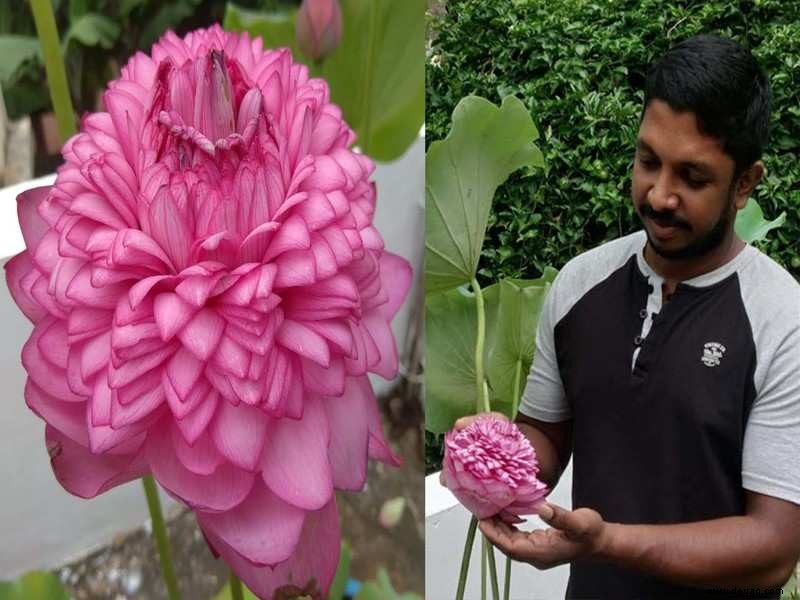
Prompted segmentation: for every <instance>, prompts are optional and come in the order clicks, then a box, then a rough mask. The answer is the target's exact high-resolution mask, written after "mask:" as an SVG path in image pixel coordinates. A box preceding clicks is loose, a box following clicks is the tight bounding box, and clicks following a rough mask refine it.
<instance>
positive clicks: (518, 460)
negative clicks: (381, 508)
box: [442, 415, 548, 522]
mask: <svg viewBox="0 0 800 600" xmlns="http://www.w3.org/2000/svg"><path fill="white" fill-rule="evenodd" d="M538 472H539V463H538V461H537V460H536V452H535V451H534V449H533V446H531V443H530V441H528V438H526V437H525V435H523V433H522V432H521V431H520V430H519V428H518V427H517V426H516V425H515V424H514V423H511V422H509V421H505V420H500V419H498V418H496V417H494V416H491V415H487V416H482V417H479V418H477V419H475V420H474V421H473V422H472V423H470V424H469V425H468V426H467V427H465V428H464V429H461V430H459V431H455V430H453V431H450V432H448V433H447V434H445V437H444V461H443V463H442V478H443V482H444V484H445V485H446V486H447V487H448V488H449V489H450V491H452V492H453V494H454V495H455V497H456V498H458V500H459V502H461V504H463V505H464V506H465V507H466V508H467V510H469V511H470V512H471V513H472V514H474V515H475V516H476V517H477V518H478V519H486V518H488V517H492V516H494V515H499V516H500V517H501V518H503V519H504V520H507V521H510V522H521V521H522V519H520V518H519V515H528V514H533V513H535V512H536V507H537V506H538V505H539V504H540V503H541V502H543V500H544V497H545V496H546V495H547V493H548V489H547V486H546V485H545V484H544V483H542V482H541V481H539V480H538V479H537V478H536V475H537V474H538Z"/></svg>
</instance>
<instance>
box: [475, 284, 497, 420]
mask: <svg viewBox="0 0 800 600" xmlns="http://www.w3.org/2000/svg"><path fill="white" fill-rule="evenodd" d="M470 285H471V286H472V291H473V292H474V293H475V308H476V311H477V313H478V332H477V335H476V336H475V386H476V389H477V393H478V398H477V403H478V405H477V411H476V412H489V411H490V410H491V409H492V408H491V406H490V405H489V394H488V393H487V391H488V390H487V386H486V385H485V382H486V378H485V375H484V373H483V346H484V344H485V342H486V309H485V307H484V304H483V291H481V286H480V284H479V283H478V280H477V279H476V278H474V277H473V278H472V281H471V282H470Z"/></svg>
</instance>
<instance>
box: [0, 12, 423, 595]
mask: <svg viewBox="0 0 800 600" xmlns="http://www.w3.org/2000/svg"><path fill="white" fill-rule="evenodd" d="M104 100H105V105H106V107H107V108H108V112H102V113H95V114H91V115H88V116H86V117H85V118H84V119H83V122H82V127H81V132H80V133H79V134H77V135H76V136H74V137H73V138H71V139H70V140H69V141H68V142H67V144H66V145H65V147H64V150H63V154H64V158H65V161H66V162H65V164H64V165H63V166H62V167H60V168H59V170H58V176H57V179H56V183H55V186H53V187H52V188H39V189H35V190H31V191H29V192H26V193H24V194H22V195H21V196H20V197H19V199H18V209H19V219H20V224H21V227H22V230H23V234H24V238H25V244H26V246H27V250H26V251H25V252H23V253H21V254H19V255H17V256H15V257H14V258H13V259H11V260H10V261H9V262H8V263H7V265H6V275H7V280H8V285H9V287H10V289H11V291H12V293H13V296H14V299H15V300H16V302H17V303H18V304H19V306H20V308H21V309H22V310H23V311H24V312H25V314H26V315H27V316H28V318H30V319H31V320H32V321H33V322H34V324H35V328H34V330H33V334H32V335H31V337H30V339H29V340H28V342H27V343H26V344H25V347H24V349H23V352H22V362H23V365H24V366H25V369H26V370H27V372H28V382H27V385H26V388H25V398H26V400H27V403H28V405H29V406H30V408H31V409H32V410H33V411H35V412H36V413H37V414H38V415H39V416H41V417H42V418H43V419H44V420H45V421H46V422H47V428H46V437H47V445H48V449H49V450H50V454H51V457H52V462H53V469H54V471H55V474H56V477H57V478H58V480H59V481H60V482H61V484H62V485H63V486H64V487H65V488H66V489H67V490H69V491H70V492H72V493H73V494H76V495H78V496H81V497H85V498H90V497H92V496H95V495H97V494H99V493H102V492H104V491H105V490H107V489H109V488H111V487H113V486H116V485H118V484H120V483H124V482H126V481H129V480H132V479H134V478H137V477H141V476H142V475H143V474H145V473H148V472H152V473H153V475H154V476H155V477H156V479H157V480H158V482H159V483H160V484H161V485H162V486H163V487H164V488H166V489H167V490H168V491H169V492H170V493H171V494H172V495H174V496H176V497H178V498H179V499H181V500H182V501H184V502H185V503H186V504H188V505H189V506H191V507H192V508H193V509H194V510H195V511H196V513H197V516H198V520H199V522H200V525H201V527H202V528H203V531H204V533H205V534H206V536H207V538H208V540H209V542H210V543H211V545H212V546H213V547H214V549H215V550H216V551H217V552H218V553H220V554H221V555H222V556H223V558H224V559H225V560H226V561H227V562H228V563H229V564H230V565H231V566H232V567H233V568H234V569H235V570H236V572H237V573H238V574H239V575H240V576H241V577H242V579H243V580H244V581H245V582H246V583H247V584H248V586H249V587H250V588H251V589H252V590H253V591H254V592H256V593H257V594H259V595H260V596H262V597H265V598H271V597H272V595H273V593H274V591H275V590H276V589H278V588H280V587H281V586H284V585H295V586H298V587H301V588H303V587H307V586H308V585H309V583H311V584H313V585H316V586H317V587H318V588H319V589H320V590H322V591H323V592H324V590H327V588H328V586H329V584H330V581H331V579H332V577H333V573H334V570H335V568H336V563H337V561H338V556H339V523H338V515H337V511H336V505H335V500H334V493H333V491H334V489H342V490H359V489H361V488H362V487H363V485H364V481H365V477H366V467H367V459H368V456H369V457H373V458H377V459H379V460H382V461H384V462H387V463H394V464H396V463H397V460H398V459H397V458H396V457H395V456H394V455H393V454H392V452H391V450H390V448H389V447H388V445H387V443H386V441H385V440H384V437H383V432H382V428H381V423H380V418H379V413H378V408H377V404H376V401H375V397H374V395H373V392H372V388H371V386H370V384H369V381H368V379H367V373H368V372H373V373H377V374H379V375H381V376H383V377H386V378H391V377H393V376H394V375H395V374H396V372H397V351H396V344H395V340H394V337H393V335H392V331H391V329H390V326H389V323H390V321H391V319H392V317H393V316H394V314H395V313H396V312H397V310H398V308H399V306H400V304H401V303H402V301H403V299H404V297H405V295H406V292H407V290H408V287H409V283H410V278H411V270H410V267H409V265H408V263H407V262H406V261H405V260H403V259H402V258H399V257H398V256H395V255H392V254H390V253H388V252H386V251H384V249H383V240H382V238H381V236H380V234H379V233H378V231H376V229H375V228H374V227H373V224H372V219H373V213H374V209H375V187H374V184H373V183H372V182H370V180H369V177H370V174H371V173H372V171H373V168H374V166H373V164H372V162H371V161H370V160H369V159H368V158H367V157H365V156H363V155H361V154H358V153H356V152H354V151H352V150H350V149H348V148H349V146H350V145H351V144H352V143H353V141H354V134H353V132H352V131H351V130H350V129H349V128H348V126H347V125H346V124H345V123H344V122H343V121H342V115H341V111H340V110H339V109H338V108H337V107H336V106H334V105H333V104H331V103H330V102H329V96H328V87H327V85H326V84H325V82H324V81H321V80H319V79H309V77H308V71H307V69H306V68H305V67H304V66H302V65H299V64H294V63H293V62H292V58H291V56H290V54H289V52H288V51H286V50H277V51H264V50H263V49H262V45H261V40H260V39H255V40H251V39H249V38H248V36H247V35H233V34H228V33H225V32H223V31H222V30H221V29H220V28H219V27H212V28H210V29H208V30H201V31H195V32H193V33H190V34H188V35H187V36H186V37H185V38H184V39H179V38H178V37H176V36H175V35H174V34H172V33H167V34H166V35H165V36H164V37H163V38H162V39H161V40H160V41H159V42H158V43H157V44H156V45H155V46H154V47H153V50H152V56H146V55H144V54H142V53H139V54H137V55H136V56H134V57H133V58H132V59H131V60H130V62H129V63H128V64H127V66H125V68H124V69H123V70H122V76H121V78H120V79H119V80H117V81H114V82H112V83H111V84H110V86H109V90H108V91H107V92H106V94H105V97H104ZM312 579H313V580H314V581H312Z"/></svg>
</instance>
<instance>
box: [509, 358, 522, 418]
mask: <svg viewBox="0 0 800 600" xmlns="http://www.w3.org/2000/svg"><path fill="white" fill-rule="evenodd" d="M521 371H522V361H521V360H519V359H517V364H516V366H515V367H514V392H513V395H512V396H511V420H512V421H513V420H514V419H516V418H517V409H518V408H519V376H520V375H521V374H522V373H521Z"/></svg>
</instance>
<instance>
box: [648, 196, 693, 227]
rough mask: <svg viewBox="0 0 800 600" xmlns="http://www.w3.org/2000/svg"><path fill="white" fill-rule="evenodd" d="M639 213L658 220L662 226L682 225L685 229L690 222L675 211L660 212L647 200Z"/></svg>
mask: <svg viewBox="0 0 800 600" xmlns="http://www.w3.org/2000/svg"><path fill="white" fill-rule="evenodd" d="M639 214H640V215H641V216H642V217H646V218H648V219H652V220H653V221H656V222H658V224H659V225H661V226H662V227H682V228H684V229H688V228H689V224H688V223H687V222H686V221H683V220H681V219H679V218H677V217H676V216H675V213H673V212H658V211H656V210H655V209H653V207H652V206H650V205H649V204H648V203H646V202H645V203H644V204H642V205H641V207H640V208H639Z"/></svg>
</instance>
